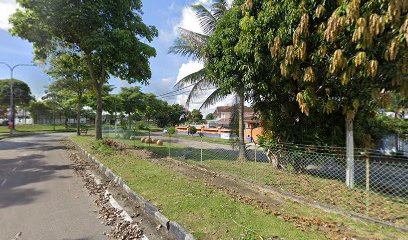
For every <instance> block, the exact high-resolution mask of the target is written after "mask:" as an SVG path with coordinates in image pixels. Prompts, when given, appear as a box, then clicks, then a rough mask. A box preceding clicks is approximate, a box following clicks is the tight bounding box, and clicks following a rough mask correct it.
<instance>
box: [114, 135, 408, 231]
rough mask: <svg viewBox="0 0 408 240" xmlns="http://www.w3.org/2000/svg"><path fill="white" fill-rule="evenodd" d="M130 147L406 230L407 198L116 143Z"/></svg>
mask: <svg viewBox="0 0 408 240" xmlns="http://www.w3.org/2000/svg"><path fill="white" fill-rule="evenodd" d="M118 141H120V142H123V143H125V144H128V145H130V146H134V147H137V148H145V149H147V150H148V151H151V152H153V153H155V154H157V155H159V156H165V157H167V156H169V147H170V156H171V157H172V158H175V159H179V160H183V161H186V162H187V163H189V164H199V165H201V164H202V166H204V167H206V168H208V169H210V170H212V171H216V172H221V173H226V174H231V175H234V176H238V177H240V178H243V179H246V180H249V181H252V182H255V183H258V184H260V185H267V186H270V187H272V188H273V189H278V190H281V191H285V192H289V193H292V194H295V195H297V196H300V197H303V198H305V199H308V200H312V201H318V202H320V203H325V204H328V205H332V206H336V207H339V208H341V209H344V210H347V211H352V212H356V213H359V214H367V215H368V216H370V217H374V218H377V219H380V220H383V221H391V222H394V223H396V224H397V225H403V226H408V216H407V215H406V214H405V213H406V212H408V200H407V199H406V198H398V197H388V196H385V195H382V194H380V193H376V192H372V191H370V192H369V194H367V193H366V192H365V191H362V189H361V188H358V187H357V188H355V189H349V188H347V187H346V186H345V184H344V182H342V181H339V180H335V179H325V178H320V177H317V176H313V175H308V174H298V173H295V172H290V171H284V170H277V169H274V168H272V167H271V165H270V164H268V163H260V162H257V163H255V162H249V161H247V162H243V163H239V162H237V161H236V159H237V155H235V154H231V153H225V154H222V152H221V153H220V152H219V151H215V150H208V149H207V150H204V151H203V152H202V158H203V161H202V162H201V151H200V149H193V148H188V147H184V146H180V145H176V144H174V143H173V144H171V145H170V144H169V143H164V144H165V145H164V146H158V145H156V144H150V145H149V144H145V143H142V142H140V140H139V139H138V140H136V141H131V140H123V139H121V140H118Z"/></svg>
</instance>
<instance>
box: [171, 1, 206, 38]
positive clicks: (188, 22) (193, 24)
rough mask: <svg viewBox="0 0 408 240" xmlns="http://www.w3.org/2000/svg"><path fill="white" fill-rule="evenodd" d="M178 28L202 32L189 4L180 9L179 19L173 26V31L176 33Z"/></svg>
mask: <svg viewBox="0 0 408 240" xmlns="http://www.w3.org/2000/svg"><path fill="white" fill-rule="evenodd" d="M179 28H184V29H187V30H190V31H193V32H197V33H201V34H202V33H203V30H202V29H201V26H200V22H199V20H198V18H197V16H196V15H195V13H194V11H193V10H192V9H191V7H190V6H186V7H184V8H183V10H182V15H181V20H180V22H179V23H178V24H176V25H175V26H174V29H173V31H174V33H175V34H177V32H178V30H179Z"/></svg>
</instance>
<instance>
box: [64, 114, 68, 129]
mask: <svg viewBox="0 0 408 240" xmlns="http://www.w3.org/2000/svg"><path fill="white" fill-rule="evenodd" d="M64 127H65V129H68V117H67V116H65V121H64Z"/></svg>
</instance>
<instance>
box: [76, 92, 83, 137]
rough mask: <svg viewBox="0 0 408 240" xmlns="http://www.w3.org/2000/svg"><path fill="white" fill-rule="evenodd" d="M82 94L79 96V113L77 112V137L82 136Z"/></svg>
mask: <svg viewBox="0 0 408 240" xmlns="http://www.w3.org/2000/svg"><path fill="white" fill-rule="evenodd" d="M81 101H82V94H81V93H79V94H78V102H77V112H76V121H77V122H76V128H77V136H80V135H81V109H82V104H81Z"/></svg>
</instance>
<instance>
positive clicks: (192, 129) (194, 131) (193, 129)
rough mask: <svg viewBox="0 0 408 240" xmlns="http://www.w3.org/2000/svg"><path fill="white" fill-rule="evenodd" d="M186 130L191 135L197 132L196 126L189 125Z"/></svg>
mask: <svg viewBox="0 0 408 240" xmlns="http://www.w3.org/2000/svg"><path fill="white" fill-rule="evenodd" d="M188 132H189V133H190V134H191V135H194V134H196V133H197V128H196V127H194V126H191V127H190V128H189V129H188Z"/></svg>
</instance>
